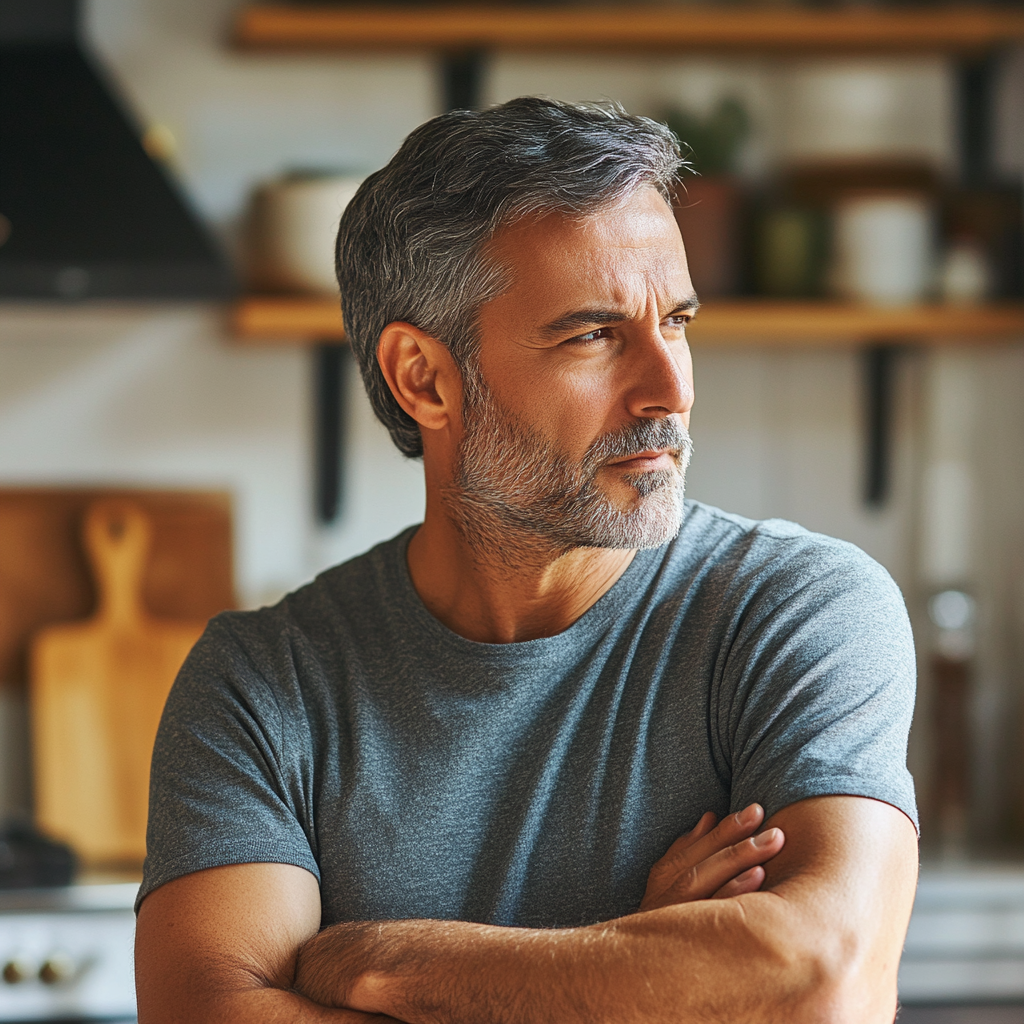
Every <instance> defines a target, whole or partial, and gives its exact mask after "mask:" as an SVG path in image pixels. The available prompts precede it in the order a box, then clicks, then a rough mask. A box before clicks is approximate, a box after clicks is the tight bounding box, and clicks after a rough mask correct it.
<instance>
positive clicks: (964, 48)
mask: <svg viewBox="0 0 1024 1024" xmlns="http://www.w3.org/2000/svg"><path fill="white" fill-rule="evenodd" d="M234 38H235V41H236V43H237V44H238V45H240V46H243V47H248V48H259V49H292V50H310V49H336V50H360V49H420V50H422V49H442V50H465V49H504V50H529V51H540V50H561V51H566V50H587V51H592V50H595V49H614V50H617V51H629V50H632V51H634V52H635V51H638V50H642V51H644V52H649V51H652V50H669V51H686V52H693V51H694V50H701V51H707V50H717V51H737V50H738V51H754V50H758V51H762V52H766V53H778V52H779V51H781V50H789V51H796V52H800V51H803V52H815V51H816V52H822V51H836V50H845V51H890V52H892V51H897V52H901V53H908V52H936V51H944V52H970V51H979V50H985V49H989V48H992V47H996V46H1004V45H1008V44H1010V43H1011V42H1012V41H1013V40H1015V39H1024V11H1020V10H1007V9H1001V8H992V9H984V8H974V7H971V8H960V9H958V8H941V9H938V10H935V9H929V10H871V9H867V8H865V9H853V10H837V11H822V10H800V9H780V8H778V7H771V6H764V7H748V8H741V9H737V8H733V9H731V10H722V9H720V8H712V7H708V8H700V7H690V6H682V5H680V6H679V7H667V6H660V7H655V6H651V7H631V6H630V7H626V6H623V7H604V8H602V7H598V8H582V7H573V6H568V5H567V6H564V7H544V8H538V7H521V8H517V7H469V6H466V7H384V6H369V7H364V6H352V7H347V6H344V7H325V6H320V7H318V6H309V7H305V6H284V5H273V4H256V5H252V6H248V7H244V8H243V9H242V11H241V12H240V14H239V15H238V19H237V21H236V23H235V30H234Z"/></svg>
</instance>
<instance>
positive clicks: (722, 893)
mask: <svg viewBox="0 0 1024 1024" xmlns="http://www.w3.org/2000/svg"><path fill="white" fill-rule="evenodd" d="M763 881H764V868H763V867H761V865H760V864H759V865H757V867H753V868H748V869H747V870H746V871H744V872H743V874H741V875H737V876H736V877H735V878H734V879H732V881H729V882H726V883H725V885H723V886H722V888H721V889H719V890H718V892H716V893H715V894H714V896H712V897H711V898H712V899H713V900H727V899H729V898H730V897H731V896H744V895H746V894H747V893H749V892H757V890H758V889H760V888H761V883H762V882H763Z"/></svg>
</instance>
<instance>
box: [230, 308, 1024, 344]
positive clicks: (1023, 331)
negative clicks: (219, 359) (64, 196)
mask: <svg viewBox="0 0 1024 1024" xmlns="http://www.w3.org/2000/svg"><path fill="white" fill-rule="evenodd" d="M232 327H233V330H234V332H235V335H236V337H237V338H238V339H239V340H240V341H241V342H243V343H245V344H255V345H264V344H282V345H312V344H322V343H323V342H325V341H337V342H342V341H344V339H345V330H344V327H343V325H342V321H341V311H340V310H339V308H338V300H337V299H332V298H318V297H316V296H313V297H296V296H278V295H253V296H249V297H247V298H245V299H243V300H242V301H240V302H239V303H238V304H237V305H236V306H235V309H234V312H233V316H232ZM687 334H688V336H689V338H690V340H691V341H692V342H693V344H694V347H696V348H699V347H712V346H716V347H733V346H744V345H747V346H765V347H780V346H781V347H788V346H815V347H830V346H839V347H847V346H850V345H860V344H863V343H865V342H872V343H875V342H879V341H888V342H892V343H894V344H908V343H909V344H915V345H949V344H958V345H962V344H965V343H968V344H982V345H988V344H999V343H1005V342H1008V341H1020V340H1021V339H1024V303H1021V302H1001V303H990V304H986V305H979V306H957V305H942V304H938V303H936V304H933V305H920V306H899V307H887V306H868V305H865V304H856V303H850V302H834V301H828V300H821V301H811V300H808V301H799V300H785V299H709V300H708V301H707V303H706V304H705V305H704V306H702V307H701V312H700V315H699V316H698V317H697V319H696V320H694V322H693V326H692V327H690V328H689V330H688V331H687Z"/></svg>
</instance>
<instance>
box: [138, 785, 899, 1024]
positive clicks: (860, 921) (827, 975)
mask: <svg viewBox="0 0 1024 1024" xmlns="http://www.w3.org/2000/svg"><path fill="white" fill-rule="evenodd" d="M759 824H760V814H758V813H757V812H755V813H754V814H753V815H751V816H748V818H747V819H745V820H744V819H738V817H737V816H736V815H730V816H729V817H728V818H725V819H723V821H722V822H720V823H718V824H717V825H715V822H714V819H713V817H712V816H710V815H707V816H705V818H703V819H701V823H700V824H699V825H698V826H697V828H696V829H694V831H693V832H692V833H690V834H688V835H687V836H684V837H682V838H681V839H680V840H679V841H678V842H677V843H676V844H674V845H673V847H672V848H671V849H670V850H669V851H668V853H667V854H666V856H665V857H664V858H663V859H662V860H661V861H659V862H658V864H657V865H655V867H654V869H652V872H651V877H650V880H649V882H648V888H647V894H646V896H645V897H644V902H643V904H642V905H641V907H640V908H639V911H638V912H637V913H635V914H631V915H628V916H626V917H622V918H618V919H616V920H613V921H609V922H606V923H603V924H600V925H593V926H590V927H586V928H575V929H559V930H535V929H521V928H499V927H493V926H486V925H475V924H468V923H465V922H457V921H450V922H449V921H388V922H370V923H356V924H340V925H335V926H334V927H332V928H328V929H325V930H324V931H323V932H320V931H319V928H320V893H319V889H318V886H317V883H316V880H315V879H314V878H313V876H312V875H310V874H309V873H308V872H306V871H304V870H303V869H301V868H297V867H292V866H290V865H284V864H245V865H237V866H232V867H224V868H214V869H211V870H207V871H200V872H196V873H195V874H192V875H186V876H184V877H182V878H179V879H177V880H175V881H173V882H169V883H167V884H166V885H164V886H162V887H161V888H159V889H157V890H155V891H154V892H153V893H151V894H150V895H149V896H147V897H146V899H145V901H144V902H143V904H142V907H141V910H140V913H139V920H138V929H137V939H136V979H137V987H138V995H139V1022H140V1024H179V1022H181V1024H184V1022H188V1024H242V1022H245V1024H284V1022H286V1021H287V1022H289V1024H321V1022H322V1024H383V1022H388V1021H396V1020H397V1021H403V1022H407V1024H513V1022H515V1024H604V1022H608V1024H612V1022H614V1024H634V1022H635V1024H655V1022H658V1024H662V1022H664V1024H668V1022H672V1024H704V1022H727V1024H744V1022H751V1024H775V1022H785V1024H804V1022H808V1024H810V1022H814V1024H891V1022H892V1020H893V1017H894V1015H895V1010H896V971H897V967H898V965H899V957H900V952H901V949H902V945H903V939H904V935H905V933H906V928H907V922H908V920H909V917H910V908H911V904H912V902H913V895H914V887H915V882H916V877H917V842H916V835H915V832H914V827H913V825H912V824H911V822H910V821H909V819H907V818H906V816H905V815H904V814H903V813H902V812H900V811H898V810H896V809H895V808H893V807H891V806H890V805H888V804H884V803H881V802H878V801H875V800H869V799H866V798H862V797H819V798H815V799H811V800H804V801H801V802H799V803H796V804H793V805H791V806H789V807H787V808H784V809H783V810H782V811H779V812H778V813H777V814H775V815H774V816H773V817H772V819H771V820H770V821H769V822H767V823H766V825H767V826H768V827H767V828H766V829H765V830H763V831H762V832H761V833H760V836H761V837H765V838H762V840H761V842H760V843H759V844H758V843H756V842H755V838H756V837H754V838H748V837H750V836H751V834H752V833H753V832H755V830H756V829H757V827H758V825H759ZM713 826H714V827H713ZM772 829H777V830H779V831H776V832H773V831H772ZM769 858H770V859H769ZM762 864H763V865H764V866H763V868H762V867H761V866H760V865H762ZM714 897H717V898H714Z"/></svg>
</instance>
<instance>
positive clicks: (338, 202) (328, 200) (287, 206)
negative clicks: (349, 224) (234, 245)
mask: <svg viewBox="0 0 1024 1024" xmlns="http://www.w3.org/2000/svg"><path fill="white" fill-rule="evenodd" d="M362 180H363V179H362V178H358V177H354V176H352V175H348V174H314V173H308V172H299V173H295V174H288V175H285V176H284V177H281V178H279V179H277V180H275V181H270V182H267V183H266V184H265V185H262V186H261V187H259V188H258V189H257V190H256V191H255V192H254V194H253V200H252V206H251V208H250V221H249V233H248V234H249V246H248V249H249V261H248V262H249V276H250V278H251V281H252V284H253V286H254V287H255V288H257V289H261V290H268V291H291V292H309V293H315V294H328V295H334V294H336V293H337V291H338V284H337V281H336V280H335V276H334V240H335V236H336V235H337V233H338V221H339V220H340V219H341V214H342V212H343V211H344V209H345V207H346V206H347V205H348V202H349V200H351V198H352V197H353V196H354V195H355V193H356V189H357V188H359V185H360V184H361V183H362Z"/></svg>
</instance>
